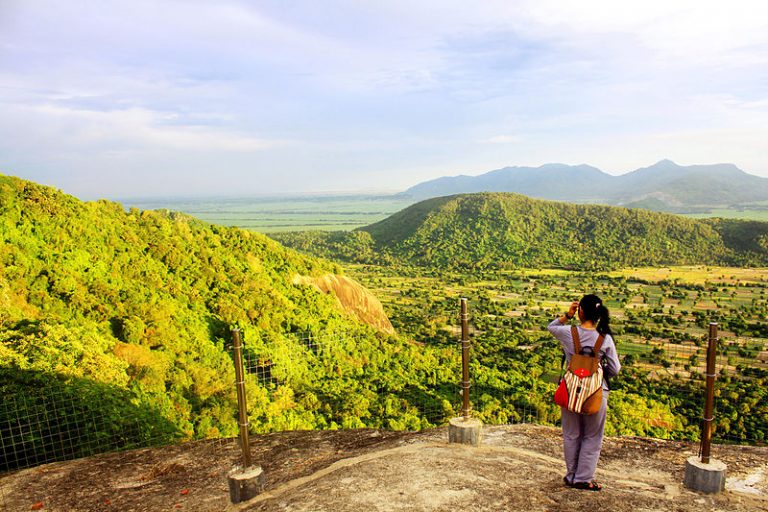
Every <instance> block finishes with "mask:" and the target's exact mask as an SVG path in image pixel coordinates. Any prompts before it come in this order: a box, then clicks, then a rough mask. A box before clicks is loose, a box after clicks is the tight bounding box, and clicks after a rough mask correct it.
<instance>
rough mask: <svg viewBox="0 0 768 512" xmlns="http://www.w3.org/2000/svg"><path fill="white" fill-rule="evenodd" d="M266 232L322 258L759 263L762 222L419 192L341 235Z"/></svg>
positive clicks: (598, 265) (517, 263)
mask: <svg viewBox="0 0 768 512" xmlns="http://www.w3.org/2000/svg"><path fill="white" fill-rule="evenodd" d="M274 237H275V238H276V239H277V240H279V241H280V242H282V243H283V244H285V245H287V246H289V247H294V248H297V249H300V250H302V251H305V252H308V253H311V254H315V255H317V256H321V257H325V258H331V259H337V260H341V261H347V262H353V263H373V264H380V265H388V264H392V263H401V264H403V263H405V264H410V265H418V266H425V267H430V268H443V269H475V268H489V269H493V268H497V269H499V268H500V269H504V268H532V267H533V268H535V267H542V266H543V267H547V268H566V269H572V270H584V269H588V270H605V269H615V268H622V267H626V266H657V265H691V264H703V265H729V266H766V265H768V223H766V222H757V221H740V220H724V219H706V220H694V219H688V218H684V217H680V216H677V215H671V214H664V213H657V212H651V211H648V210H642V209H628V208H620V207H615V206H599V205H582V204H569V203H562V202H556V201H543V200H538V199H531V198H529V197H525V196H521V195H519V194H507V193H479V194H462V195H456V196H448V197H438V198H435V199H428V200H426V201H422V202H420V203H417V204H414V205H412V206H409V207H408V208H405V209H404V210H402V211H400V212H398V213H396V214H394V215H392V216H390V217H388V218H386V219H384V220H382V221H380V222H377V223H375V224H372V225H370V226H366V227H363V228H359V229H357V230H354V231H350V232H342V231H337V232H320V231H311V232H295V233H281V234H275V235H274Z"/></svg>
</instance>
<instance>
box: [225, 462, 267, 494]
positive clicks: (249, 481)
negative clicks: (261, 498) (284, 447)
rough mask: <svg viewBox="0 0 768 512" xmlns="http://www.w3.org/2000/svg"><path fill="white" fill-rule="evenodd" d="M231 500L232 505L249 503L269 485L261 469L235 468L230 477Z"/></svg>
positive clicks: (228, 476)
mask: <svg viewBox="0 0 768 512" xmlns="http://www.w3.org/2000/svg"><path fill="white" fill-rule="evenodd" d="M227 479H228V480H229V499H230V501H232V503H240V502H242V501H248V500H249V499H251V498H254V497H256V496H257V495H258V494H260V493H261V491H263V490H264V486H265V485H266V483H267V479H266V475H265V474H264V471H263V470H262V469H261V468H258V467H257V468H248V469H245V470H244V469H243V468H235V469H234V470H232V471H231V472H230V473H229V475H227Z"/></svg>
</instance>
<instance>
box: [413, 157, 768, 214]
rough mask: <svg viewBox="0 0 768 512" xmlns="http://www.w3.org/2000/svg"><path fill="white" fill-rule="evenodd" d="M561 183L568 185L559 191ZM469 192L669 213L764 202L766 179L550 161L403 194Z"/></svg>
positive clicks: (669, 164) (713, 168)
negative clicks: (615, 171) (649, 206)
mask: <svg viewBox="0 0 768 512" xmlns="http://www.w3.org/2000/svg"><path fill="white" fill-rule="evenodd" d="M565 183H567V184H573V185H574V186H566V187H563V186H561V185H563V184H565ZM472 192H516V193H519V194H524V195H527V196H530V197H535V198H540V199H554V200H558V201H569V202H579V203H598V204H616V205H622V204H635V203H637V204H643V202H647V201H648V199H649V198H655V199H656V200H657V201H656V202H655V203H654V204H655V206H654V209H664V210H666V211H672V212H675V211H685V210H686V209H690V208H715V207H717V208H721V207H727V206H729V205H741V206H743V205H744V204H750V203H761V202H764V201H768V179H766V178H762V177H759V176H755V175H753V174H749V173H746V172H744V171H742V170H741V169H739V168H738V167H736V166H735V165H734V164H697V165H679V164H677V163H675V162H673V161H672V160H670V159H668V158H665V159H662V160H659V161H658V162H656V163H655V164H653V165H650V166H648V167H642V168H639V169H636V170H634V171H631V172H628V173H626V174H621V175H619V176H611V175H609V174H606V173H604V172H603V171H601V170H600V169H598V168H596V167H593V166H591V165H587V164H579V165H567V164H562V163H556V162H552V163H546V164H544V165H541V166H539V167H520V166H514V167H504V168H502V169H496V170H494V171H490V172H487V173H485V174H480V175H478V176H455V177H442V178H437V179H434V180H430V181H427V182H424V183H419V184H417V185H415V186H413V187H411V188H409V189H408V190H406V191H405V192H404V194H405V195H408V196H411V197H413V198H415V199H426V198H429V197H441V196H449V195H454V194H462V193H472Z"/></svg>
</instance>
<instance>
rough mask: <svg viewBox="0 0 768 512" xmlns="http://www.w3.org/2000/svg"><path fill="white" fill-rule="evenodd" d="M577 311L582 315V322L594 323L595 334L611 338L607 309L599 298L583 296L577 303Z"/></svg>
mask: <svg viewBox="0 0 768 512" xmlns="http://www.w3.org/2000/svg"><path fill="white" fill-rule="evenodd" d="M579 311H581V312H582V314H583V315H584V320H589V321H591V322H594V323H595V327H596V328H597V332H599V333H600V334H602V335H603V336H606V335H608V334H610V335H611V336H613V332H611V326H610V322H611V319H610V316H609V314H608V308H607V307H605V304H603V301H602V300H600V297H598V296H597V295H593V294H589V295H585V296H584V297H582V298H581V300H580V301H579Z"/></svg>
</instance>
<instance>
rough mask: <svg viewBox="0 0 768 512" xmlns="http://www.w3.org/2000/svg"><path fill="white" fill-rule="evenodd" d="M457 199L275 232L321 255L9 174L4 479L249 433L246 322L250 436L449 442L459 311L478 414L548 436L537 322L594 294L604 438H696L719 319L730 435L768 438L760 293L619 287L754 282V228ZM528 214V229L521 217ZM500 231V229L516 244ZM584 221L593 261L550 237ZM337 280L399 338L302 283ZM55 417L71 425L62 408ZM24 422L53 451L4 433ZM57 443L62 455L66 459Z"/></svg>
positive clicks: (4, 225)
mask: <svg viewBox="0 0 768 512" xmlns="http://www.w3.org/2000/svg"><path fill="white" fill-rule="evenodd" d="M497 196H498V197H500V198H501V199H504V200H497V199H498V198H497ZM507 196H509V197H507ZM459 199H461V201H459V202H456V201H457V199H456V198H447V199H439V200H430V201H427V202H425V203H426V204H422V203H420V204H418V205H414V207H416V208H415V210H411V208H414V207H411V208H408V209H406V210H404V211H403V212H400V213H398V214H396V215H395V216H393V217H391V218H390V219H388V220H386V221H383V222H382V223H378V224H374V225H372V226H369V227H368V228H365V229H364V230H359V231H353V232H348V233H346V232H336V233H328V234H326V233H319V232H316V233H298V234H290V235H281V236H280V240H281V241H285V242H286V243H291V244H292V245H294V246H295V247H297V248H299V249H302V250H306V251H308V252H312V253H314V254H315V255H309V254H306V253H301V252H297V251H296V250H294V249H290V248H286V247H284V246H283V245H280V244H279V243H278V242H276V241H274V240H272V239H270V238H267V237H266V236H264V235H261V234H257V233H253V232H249V231H244V230H241V229H238V228H229V227H221V226H216V225H211V224H207V223H205V222H202V221H199V220H197V219H194V218H192V217H189V216H187V215H184V214H179V213H174V212H169V211H139V210H137V209H130V210H128V211H126V210H125V209H124V208H123V207H122V206H121V205H119V204H117V203H112V202H108V201H95V202H82V201H79V200H77V199H75V198H73V197H71V196H68V195H66V194H64V193H62V192H60V191H57V190H55V189H52V188H49V187H44V186H40V185H37V184H34V183H30V182H28V181H24V180H20V179H17V178H12V177H2V176H0V236H1V237H2V246H0V263H1V265H0V392H2V393H3V396H4V401H3V405H2V407H0V436H2V438H3V439H4V440H7V439H10V440H11V441H10V443H6V444H5V445H4V446H6V447H10V448H9V449H8V448H4V450H6V452H5V453H4V455H5V460H6V462H5V466H3V467H0V470H2V469H10V468H14V467H24V466H25V465H30V464H34V463H37V462H42V461H46V460H51V455H52V456H53V457H54V458H56V457H61V456H66V457H76V456H83V455H88V454H91V453H96V452H98V451H99V450H103V449H104V448H105V447H107V448H109V449H123V448H130V447H136V446H146V445H149V444H158V443H168V442H178V441H182V440H190V439H200V438H217V437H231V436H234V435H236V433H237V423H236V411H237V407H236V399H235V395H234V380H235V377H234V367H233V363H232V357H231V346H230V329H231V328H232V327H235V326H236V327H239V328H241V329H242V330H243V333H244V338H245V347H246V361H247V365H248V370H249V374H248V379H247V393H248V396H249V419H250V425H251V430H252V431H254V432H269V431H277V430H286V429H336V428H358V427H375V428H386V429H420V428H427V427H430V426H434V425H440V424H443V423H445V422H446V421H447V419H448V418H450V417H452V416H453V415H454V414H456V407H457V405H458V403H459V402H460V397H459V395H458V380H459V378H458V361H459V353H458V351H457V346H456V343H455V341H456V337H457V335H456V332H455V327H456V324H457V317H456V307H457V304H458V298H459V297H460V296H467V297H469V298H470V303H471V307H472V315H473V340H474V341H473V343H474V345H473V363H472V375H473V381H474V385H473V388H472V393H473V404H474V407H475V414H476V415H478V416H479V417H480V418H481V419H482V420H483V421H485V422H487V423H505V422H514V421H537V422H541V423H545V424H554V423H555V422H556V421H557V419H558V414H559V411H558V409H557V408H556V407H555V406H554V404H553V403H552V401H551V399H550V395H551V393H552V392H553V391H554V382H555V380H556V378H557V374H558V371H559V367H558V365H559V349H558V347H557V344H556V343H555V342H554V341H553V340H552V339H551V337H550V336H548V333H547V332H546V324H547V323H548V322H549V320H551V319H552V318H554V316H555V315H556V314H557V313H559V312H561V311H562V309H563V307H564V306H565V305H566V304H567V303H568V302H570V300H572V299H573V298H577V297H578V295H579V294H580V293H583V290H590V291H596V292H597V293H602V294H604V295H605V296H606V297H609V298H610V302H609V303H608V304H609V306H610V307H611V308H612V309H613V310H614V311H615V312H616V320H617V323H616V325H617V336H618V341H619V345H618V346H619V350H620V352H622V354H623V356H624V364H625V369H626V371H625V372H624V373H623V374H622V377H621V378H620V379H617V380H616V381H615V382H614V383H613V384H612V386H613V389H614V391H613V392H612V398H611V413H610V417H609V427H608V432H609V433H611V434H634V435H653V436H658V437H667V438H684V439H696V438H697V437H698V426H697V420H696V417H697V415H699V414H698V412H697V407H698V406H699V403H700V400H699V392H698V391H697V389H698V388H699V387H700V386H701V374H702V371H701V369H702V368H701V365H702V355H701V350H700V349H701V345H702V333H703V329H704V327H705V326H706V323H707V322H708V321H710V320H711V319H713V318H714V319H717V320H719V321H720V322H721V323H722V325H723V328H724V329H726V330H727V331H725V332H727V336H724V337H723V340H722V346H721V348H720V351H721V354H722V357H723V358H725V361H726V362H725V363H724V364H723V365H722V366H721V370H722V378H721V380H720V382H721V383H722V384H721V386H722V387H721V388H720V390H719V393H720V395H719V396H720V401H719V402H718V403H719V404H721V405H720V407H721V409H722V410H723V411H724V412H725V413H726V414H727V425H726V424H725V423H724V424H723V425H724V426H721V429H720V433H721V434H722V439H724V440H731V441H735V442H745V441H749V442H765V440H766V438H767V437H768V432H766V430H767V429H768V421H767V419H768V412H766V406H765V405H764V404H766V403H768V400H766V399H765V396H764V395H763V393H764V389H766V386H765V385H764V384H765V379H766V367H765V361H764V360H761V359H759V356H760V354H763V353H765V350H766V348H765V347H764V345H763V344H762V341H761V340H763V339H764V338H765V337H767V336H768V324H766V323H765V318H766V297H765V291H764V290H765V283H766V282H768V275H766V274H765V273H764V272H763V271H760V270H755V273H754V274H750V275H749V277H748V278H744V277H737V276H731V275H730V271H729V270H727V269H726V270H722V272H729V275H728V276H726V277H723V278H722V279H721V280H719V281H718V280H717V279H713V278H712V277H711V274H712V272H710V271H709V270H706V271H703V274H704V275H705V276H706V277H704V278H699V277H696V278H692V280H691V281H690V282H689V281H686V280H685V279H682V280H681V279H677V278H675V280H674V281H672V280H668V279H666V278H665V279H653V278H648V277H645V278H643V277H637V276H632V275H621V274H618V275H617V274H615V271H616V270H615V269H622V268H624V267H626V266H627V262H628V261H630V260H629V259H628V258H629V256H628V255H630V254H632V255H635V256H634V257H636V258H638V261H637V262H635V264H643V265H656V264H657V263H659V262H661V261H664V262H666V263H665V264H678V265H681V264H694V263H695V264H706V265H709V264H714V263H719V264H725V263H727V264H730V265H737V264H740V265H742V266H744V265H758V264H763V263H762V262H763V261H764V258H765V254H766V251H765V240H766V238H765V233H766V232H767V231H766V229H765V226H764V225H763V224H762V223H757V224H756V227H755V226H751V225H749V226H748V225H745V224H742V223H739V222H736V221H729V222H725V221H710V222H701V221H692V220H686V219H679V218H678V217H673V216H669V215H660V214H652V213H650V212H635V211H632V210H625V209H620V208H608V207H587V206H574V205H565V204H563V203H551V202H543V201H533V200H528V199H526V198H522V197H521V196H515V195H500V194H493V195H478V196H477V197H470V198H469V199H464V198H463V196H460V197H459ZM486 199H488V200H486ZM490 199H493V201H491V200H490ZM506 199H509V201H506ZM517 203H519V204H522V205H524V210H523V211H524V212H525V213H524V214H520V213H515V212H514V211H513V206H514V205H515V204H517ZM434 207H437V210H435V209H434ZM590 208H594V209H590ZM539 210H541V211H540V212H539ZM407 212H410V213H408V215H406V213H407ZM414 212H415V215H412V214H414ZM457 212H458V213H457ZM579 212H580V215H575V214H576V213H579ZM459 213H460V215H459ZM480 213H482V215H480ZM534 213H536V215H534ZM539 213H540V215H539ZM570 213H573V214H574V215H573V216H572V218H571V220H568V219H569V218H570V217H569V216H568V215H570ZM597 213H600V214H601V215H602V216H603V217H604V218H603V219H602V220H600V217H599V216H598V215H597ZM592 214H594V215H592ZM478 215H479V216H480V219H479V220H478V219H477V218H476V217H477V216H478ZM499 219H501V220H500V221H499ZM574 219H576V220H574ZM677 219H679V223H677ZM498 222H506V223H507V225H506V227H505V228H504V230H503V232H498V230H497V228H499V225H498ZM575 222H581V223H591V224H589V225H590V226H592V231H591V235H590V236H592V237H596V238H595V239H596V240H601V241H600V242H599V243H596V244H594V245H595V246H596V247H597V248H599V251H602V252H599V251H597V249H595V251H592V252H590V250H587V246H588V245H589V244H588V242H587V240H588V239H587V235H586V234H583V233H582V234H579V231H578V230H575V228H573V229H574V232H573V233H571V235H568V236H572V237H574V238H570V239H569V238H565V240H566V242H567V243H563V239H559V241H558V238H557V236H556V235H558V234H559V235H558V236H561V237H562V236H566V235H565V233H566V231H567V232H569V233H570V232H571V231H570V229H571V227H573V226H574V225H575V224H569V223H575ZM515 223H523V224H525V225H526V226H527V228H526V229H527V230H528V231H527V233H528V234H526V235H525V236H523V235H521V234H520V233H522V231H520V230H518V229H517V228H516V227H515V226H516V224H515ZM611 224H613V225H621V226H622V228H621V229H622V230H623V231H621V234H620V235H615V234H613V233H612V232H611V230H610V229H609V228H610V226H611ZM585 225H586V224H585ZM471 226H474V228H473V229H475V230H477V232H475V233H473V232H472V231H471V229H470V227H471ZM563 226H564V227H563ZM569 226H570V227H569ZM395 227H398V229H395ZM558 230H559V231H558ZM545 232H546V233H548V234H547V235H546V236H544V233H545ZM633 233H634V234H633ZM601 236H602V237H603V238H601ZM441 237H446V238H441ZM462 237H463V238H462ZM515 237H522V238H519V239H518V238H515ZM537 237H539V238H537ZM621 237H628V238H627V239H622V238H621ZM665 237H666V238H665ZM512 240H516V241H515V242H513V241H512ZM555 242H557V243H555ZM515 243H516V244H518V245H517V246H516V245H514V244H515ZM569 244H571V245H569ZM384 246H387V247H389V248H388V249H387V248H385V247H384ZM523 246H525V247H528V248H529V249H528V252H527V253H520V252H519V251H520V249H519V248H520V247H523ZM456 247H459V248H461V250H460V251H459V250H458V249H455V248H456ZM516 247H517V249H516ZM569 247H571V250H570V251H569ZM574 247H575V248H577V249H578V250H573V248H574ZM457 251H458V252H457ZM516 251H517V252H516ZM658 251H661V253H660V254H661V256H659V255H658ZM646 253H647V254H646ZM643 254H646V257H645V259H642V258H641V255H643ZM697 254H698V255H699V256H697V257H694V255H697ZM318 255H319V256H322V257H323V258H318V257H317V256H318ZM473 258H477V260H476V262H477V265H476V266H474V267H473V262H474V261H475V260H474V259H473ZM515 258H517V259H515ZM697 258H698V259H697ZM710 258H711V259H710ZM702 259H703V260H704V261H701V260H702ZM651 260H653V261H651ZM656 260H658V261H656ZM361 261H362V262H365V263H366V264H365V265H361V264H352V263H351V262H361ZM545 261H549V263H548V264H544V263H543V262H545ZM371 262H375V263H376V264H375V265H370V264H369V263H371ZM739 262H740V263H739ZM537 264H538V265H537ZM523 267H532V268H529V269H524V268H523ZM535 267H539V268H538V269H536V268H535ZM593 268H594V269H599V272H584V271H583V270H584V269H588V270H592V269H593ZM612 270H613V271H614V273H611V271H612ZM734 272H735V271H734ZM326 274H346V275H348V276H350V277H352V278H354V279H356V280H358V281H359V282H361V283H362V284H364V285H365V286H366V287H368V288H369V289H370V290H372V291H373V292H374V294H375V295H376V296H377V297H378V298H379V299H380V300H381V301H382V303H383V305H384V308H385V311H386V312H387V314H388V316H389V317H390V319H391V320H392V322H393V324H394V326H395V328H396V329H397V334H394V335H392V334H383V333H381V332H378V331H376V330H375V329H374V328H372V327H370V326H368V325H365V324H361V323H360V322H359V321H358V320H356V319H355V318H354V317H353V316H350V315H349V314H347V313H346V312H345V311H344V309H343V308H342V307H341V306H340V305H339V304H338V302H337V301H336V298H335V297H333V296H332V295H331V294H327V293H323V292H321V291H319V290H318V289H317V288H315V287H313V286H310V285H307V284H301V283H303V282H304V281H303V280H297V279H296V277H297V276H309V277H319V276H322V275H326ZM735 397H740V400H739V401H738V402H737V401H736V398H735ZM62 404H66V406H67V410H68V411H70V414H69V416H66V417H64V416H61V415H58V416H57V415H56V414H55V410H56V409H57V408H59V409H60V408H61V407H62ZM28 418H33V419H35V421H37V422H38V423H40V422H42V423H44V424H45V427H46V428H47V431H46V433H45V434H44V435H43V434H36V433H34V432H30V431H25V430H24V431H22V430H19V429H16V428H15V427H14V425H15V424H18V423H19V422H20V420H26V419H28ZM73 418H74V419H73ZM91 418H93V419H94V420H93V421H91ZM95 418H99V421H96V420H95ZM52 439H53V440H56V443H52V442H51V440H52ZM53 444H58V445H64V444H66V445H67V446H68V447H69V448H68V449H67V450H65V452H66V454H65V455H59V454H60V451H59V452H57V451H56V449H55V446H53ZM49 452H50V453H49Z"/></svg>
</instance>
